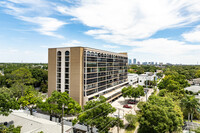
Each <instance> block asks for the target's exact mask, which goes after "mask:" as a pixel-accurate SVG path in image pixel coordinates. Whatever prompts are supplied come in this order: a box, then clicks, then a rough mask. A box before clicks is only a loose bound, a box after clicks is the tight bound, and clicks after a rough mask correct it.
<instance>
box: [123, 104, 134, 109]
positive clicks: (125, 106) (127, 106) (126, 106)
mask: <svg viewBox="0 0 200 133" xmlns="http://www.w3.org/2000/svg"><path fill="white" fill-rule="evenodd" d="M123 108H132V107H131V106H129V105H128V104H125V105H124V106H123Z"/></svg>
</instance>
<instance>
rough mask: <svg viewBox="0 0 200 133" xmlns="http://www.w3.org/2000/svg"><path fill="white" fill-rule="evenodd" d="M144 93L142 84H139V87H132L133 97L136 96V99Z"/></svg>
mask: <svg viewBox="0 0 200 133" xmlns="http://www.w3.org/2000/svg"><path fill="white" fill-rule="evenodd" d="M144 95H145V94H144V88H143V87H142V86H140V85H139V86H138V87H136V88H133V89H132V92H131V97H132V98H135V100H136V98H137V97H139V96H144Z"/></svg>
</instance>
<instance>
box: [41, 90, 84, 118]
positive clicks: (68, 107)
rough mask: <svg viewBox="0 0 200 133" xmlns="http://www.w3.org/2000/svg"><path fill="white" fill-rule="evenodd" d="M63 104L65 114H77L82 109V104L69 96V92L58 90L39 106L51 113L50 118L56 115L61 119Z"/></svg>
mask: <svg viewBox="0 0 200 133" xmlns="http://www.w3.org/2000/svg"><path fill="white" fill-rule="evenodd" d="M63 105H64V106H65V108H64V114H67V115H77V114H78V113H80V112H81V111H82V110H81V106H80V105H79V104H78V103H77V102H76V101H75V100H73V99H72V98H71V97H69V94H67V92H63V93H62V92H58V91H54V92H53V93H52V94H51V96H50V97H48V98H47V99H46V101H45V102H42V103H41V104H39V108H40V109H41V110H43V111H46V112H48V113H49V114H50V120H52V116H56V115H57V116H58V117H59V119H60V120H61V117H62V106H63Z"/></svg>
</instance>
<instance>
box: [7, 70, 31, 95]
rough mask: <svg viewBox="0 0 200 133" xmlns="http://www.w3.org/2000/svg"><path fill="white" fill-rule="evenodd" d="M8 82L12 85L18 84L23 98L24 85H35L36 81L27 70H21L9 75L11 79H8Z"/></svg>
mask: <svg viewBox="0 0 200 133" xmlns="http://www.w3.org/2000/svg"><path fill="white" fill-rule="evenodd" d="M7 81H8V83H9V84H11V85H12V84H15V83H17V84H18V87H19V88H21V92H22V96H23V95H24V94H23V92H24V90H25V88H24V85H29V84H31V83H33V82H34V81H35V79H34V78H32V74H31V72H30V71H29V70H28V69H27V68H19V69H17V70H15V71H13V72H12V73H11V74H10V75H9V79H7Z"/></svg>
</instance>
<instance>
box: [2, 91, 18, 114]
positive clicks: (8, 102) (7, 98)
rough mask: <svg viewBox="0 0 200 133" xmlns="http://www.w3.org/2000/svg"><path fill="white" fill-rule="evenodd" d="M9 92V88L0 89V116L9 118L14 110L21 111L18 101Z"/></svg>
mask: <svg viewBox="0 0 200 133" xmlns="http://www.w3.org/2000/svg"><path fill="white" fill-rule="evenodd" d="M8 91H9V90H8V89H7V88H0V115H5V116H8V115H9V114H10V113H11V112H12V109H19V105H18V103H17V101H16V99H15V98H14V97H12V96H11V95H10V93H9V92H8Z"/></svg>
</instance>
